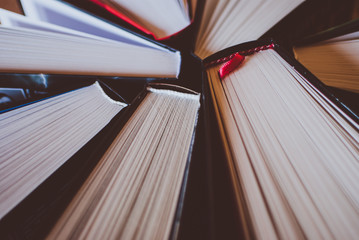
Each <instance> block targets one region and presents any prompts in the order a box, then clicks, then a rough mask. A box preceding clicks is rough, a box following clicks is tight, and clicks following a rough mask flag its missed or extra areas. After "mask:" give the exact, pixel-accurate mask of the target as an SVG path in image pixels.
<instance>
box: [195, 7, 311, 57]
mask: <svg viewBox="0 0 359 240" xmlns="http://www.w3.org/2000/svg"><path fill="white" fill-rule="evenodd" d="M303 1H304V0H291V1H288V0H224V1H222V0H221V1H219V0H208V1H206V3H205V7H204V11H203V17H202V19H201V25H200V28H199V33H198V36H197V40H196V45H195V54H196V55H197V56H199V57H200V58H202V59H204V58H206V57H208V56H209V55H211V54H213V53H216V52H218V51H220V50H222V49H225V48H227V47H231V46H233V45H237V44H240V43H243V42H247V41H252V40H257V39H258V38H259V37H260V36H262V35H263V34H264V33H265V32H266V31H268V30H269V29H270V28H271V27H273V26H274V25H275V24H276V23H277V22H278V21H279V20H281V19H282V18H283V17H284V16H286V15H287V14H288V13H290V12H291V11H292V10H293V9H294V8H296V7H297V6H298V5H299V4H300V3H302V2H303Z"/></svg>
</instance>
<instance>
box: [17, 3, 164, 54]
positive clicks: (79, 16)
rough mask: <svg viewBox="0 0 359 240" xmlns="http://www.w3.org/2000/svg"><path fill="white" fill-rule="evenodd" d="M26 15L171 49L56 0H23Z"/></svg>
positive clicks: (92, 32) (93, 32)
mask: <svg viewBox="0 0 359 240" xmlns="http://www.w3.org/2000/svg"><path fill="white" fill-rule="evenodd" d="M21 4H22V7H23V9H24V12H25V15H26V16H28V17H30V18H33V19H37V20H39V21H44V22H48V23H52V24H56V25H59V26H62V27H66V28H70V29H73V30H77V31H81V32H85V33H89V34H93V35H96V36H100V37H104V38H108V39H112V40H116V41H120V42H126V43H129V44H133V45H140V46H147V47H152V48H157V49H162V50H164V51H169V50H167V49H165V48H162V47H160V46H159V45H157V44H154V43H152V42H150V41H147V40H145V39H143V38H141V37H137V36H136V35H134V34H131V33H129V32H127V31H125V30H123V29H121V28H118V27H116V26H114V25H112V24H110V23H107V22H105V21H103V20H100V19H99V18H96V17H94V16H91V15H89V14H87V13H85V12H83V11H81V10H79V9H77V8H75V7H71V6H70V5H68V4H64V3H61V2H59V1H55V0H21Z"/></svg>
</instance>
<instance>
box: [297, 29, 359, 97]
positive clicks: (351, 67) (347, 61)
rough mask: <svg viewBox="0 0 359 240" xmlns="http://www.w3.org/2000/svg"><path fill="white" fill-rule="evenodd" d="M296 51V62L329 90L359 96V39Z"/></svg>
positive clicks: (304, 47) (336, 40)
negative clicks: (348, 92)
mask: <svg viewBox="0 0 359 240" xmlns="http://www.w3.org/2000/svg"><path fill="white" fill-rule="evenodd" d="M358 33H359V32H357V33H356V34H352V35H348V36H347V37H348V38H347V39H346V38H345V37H344V36H343V38H342V39H341V38H337V39H333V40H328V41H325V42H320V43H317V44H313V45H308V46H302V47H295V48H294V51H295V55H296V58H297V60H298V61H299V62H300V63H302V64H303V65H304V66H305V67H306V68H308V70H309V71H310V72H312V73H313V74H314V75H315V76H316V77H318V78H319V79H320V80H321V81H322V82H323V83H325V84H327V85H328V86H332V87H337V88H341V89H344V90H347V91H353V92H356V93H359V67H358V66H359V36H358Z"/></svg>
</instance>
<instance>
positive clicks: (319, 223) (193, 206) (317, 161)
mask: <svg viewBox="0 0 359 240" xmlns="http://www.w3.org/2000/svg"><path fill="white" fill-rule="evenodd" d="M29 2H31V1H29ZM33 2H37V1H33ZM38 2H39V3H40V2H41V1H38ZM43 2H44V1H42V2H41V4H43ZM301 2H302V1H291V2H288V1H286V2H285V1H283V2H282V1H274V2H271V1H268V2H265V3H263V4H262V2H253V1H251V2H246V1H241V2H238V1H237V2H235V1H226V2H220V1H205V2H204V1H198V2H197V8H196V15H195V16H196V18H195V20H194V22H193V23H192V24H191V25H190V26H189V28H190V29H189V30H192V31H189V32H187V33H186V34H188V35H185V36H183V35H182V36H180V34H179V35H175V36H172V38H171V39H169V43H170V44H174V45H176V44H178V45H177V46H178V49H181V56H182V57H181V72H180V74H179V77H178V79H177V80H174V81H176V84H177V83H178V84H181V85H187V84H188V86H189V87H190V88H191V89H196V90H197V91H198V92H201V93H202V97H201V107H200V112H201V111H202V112H201V113H202V114H203V115H201V114H200V116H199V119H198V123H199V126H197V128H196V130H198V131H199V133H200V134H199V138H197V136H198V135H197V133H198V132H196V138H197V139H196V141H195V144H198V145H197V146H198V147H199V152H197V153H196V152H195V151H193V150H192V149H191V148H190V149H189V150H188V154H193V155H194V157H193V158H192V159H191V167H189V168H187V170H185V172H186V171H188V178H186V173H184V177H183V176H179V178H178V179H177V180H174V182H176V184H178V182H181V183H185V182H187V181H188V186H186V188H185V189H182V190H181V193H180V197H179V198H178V195H177V197H174V199H176V201H177V202H176V201H175V202H176V203H175V204H174V205H171V209H174V208H177V213H173V212H172V214H171V216H170V217H169V218H166V219H167V220H166V221H165V222H167V223H168V224H163V229H157V228H156V227H157V226H159V225H161V226H162V224H159V225H158V224H155V223H154V222H156V221H153V218H155V216H158V215H157V214H162V212H163V211H162V208H157V207H154V209H152V208H147V210H148V211H152V210H153V212H151V214H149V212H148V215H147V213H143V212H141V213H139V212H132V211H131V212H126V213H128V214H129V215H128V216H129V218H126V217H125V218H122V216H123V215H121V214H122V213H125V212H124V211H126V210H128V209H129V208H118V209H117V208H116V206H119V205H120V204H128V205H130V206H132V205H131V204H134V205H136V206H138V205H139V206H142V207H144V208H146V206H144V205H142V204H143V203H142V202H141V199H142V198H136V197H134V198H133V199H132V198H131V199H129V201H128V202H125V201H124V200H123V202H121V201H122V200H121V199H116V197H117V196H115V195H116V194H115V192H112V191H111V190H108V191H107V192H106V194H105V195H102V194H101V192H97V191H96V190H94V188H96V185H92V184H91V183H90V182H97V181H98V182H99V183H100V186H101V187H99V189H102V190H104V189H106V190H107V189H109V188H110V186H109V185H108V184H106V183H105V181H107V180H104V178H103V177H104V176H105V175H104V174H103V173H102V172H101V169H102V168H101V166H102V165H101V164H102V162H100V163H99V165H97V162H96V164H93V165H92V166H93V167H92V168H90V170H88V171H87V174H84V173H82V172H81V174H80V173H78V174H73V175H74V176H72V178H71V179H72V180H69V179H66V183H68V184H69V182H70V181H72V184H74V185H76V184H75V183H74V182H78V183H77V185H76V186H77V187H74V188H73V189H72V190H71V191H70V192H71V194H68V195H69V196H67V197H64V198H62V195H61V194H57V193H55V194H54V190H53V191H50V190H49V189H50V188H52V187H51V186H54V185H55V186H57V185H56V183H57V184H59V183H58V182H61V181H63V179H65V177H64V176H66V173H67V172H68V171H70V170H68V169H67V170H63V173H62V175H60V174H59V175H60V176H58V175H57V174H54V175H52V176H51V177H50V178H51V179H52V180H49V182H47V183H48V184H47V185H46V184H45V185H46V187H45V185H41V186H39V187H38V188H37V189H36V190H35V192H36V193H34V194H33V195H32V196H34V197H33V198H31V197H29V201H27V199H26V200H24V201H23V202H22V203H20V205H19V206H18V207H17V208H15V209H14V210H13V212H12V213H10V214H8V215H7V216H5V218H4V220H3V221H2V222H0V229H1V228H3V229H5V228H6V229H10V230H9V231H5V234H4V235H6V236H10V237H13V236H21V237H19V238H23V236H25V235H27V234H28V235H29V236H36V237H37V238H44V237H45V236H50V238H52V237H54V238H55V237H59V238H60V237H63V236H74V237H80V236H92V237H101V236H102V237H103V236H106V237H109V238H111V237H113V238H116V237H119V236H121V237H123V238H125V237H128V238H136V237H137V238H149V237H150V236H155V238H179V239H218V238H225V239H232V238H235V239H238V238H243V239H254V238H273V239H280V238H303V239H304V238H314V239H316V238H340V239H341V238H345V239H355V237H356V236H357V228H356V226H357V225H358V215H357V203H358V196H357V194H356V192H357V187H356V184H355V183H356V181H357V175H358V174H357V172H358V171H357V167H358V166H357V160H358V156H359V153H358V145H359V144H358V117H357V115H356V114H355V113H354V112H352V111H351V109H350V108H348V106H347V105H346V104H345V103H343V102H342V101H341V99H340V98H337V97H336V95H335V94H332V92H331V91H330V89H328V88H327V87H326V86H325V85H323V84H322V83H321V82H320V81H319V80H318V79H317V78H316V77H315V76H314V75H312V74H311V73H310V72H309V71H308V70H307V69H306V68H304V67H303V66H302V65H301V64H300V63H299V62H297V61H296V60H295V59H293V58H291V57H290V56H289V55H288V54H286V53H285V51H283V49H281V47H279V46H278V45H277V44H276V43H275V42H273V41H254V42H247V41H249V40H255V39H257V38H259V37H260V36H262V35H263V34H264V33H265V32H267V31H268V29H270V28H271V27H272V26H273V25H274V24H275V23H276V22H278V21H279V20H280V19H281V18H282V17H284V16H285V15H286V14H288V13H289V12H290V11H291V10H292V9H294V8H295V7H296V6H298V5H299V4H300V3H301ZM56 4H62V1H56V3H55V2H54V5H52V4H49V6H48V8H47V10H46V11H47V12H48V13H50V12H51V11H52V10H53V9H52V7H53V6H60V5H56ZM24 5H25V4H24ZM45 5H46V3H44V6H45ZM46 6H47V5H46ZM51 6H52V7H51ZM64 6H66V7H70V6H71V5H64ZM70 8H71V7H70ZM59 9H60V7H59ZM73 10H76V11H77V10H78V9H77V8H74V7H73ZM54 11H56V10H54ZM69 11H72V10H69ZM58 12H59V11H58ZM60 12H67V11H60ZM201 12H202V13H201ZM82 13H84V12H82ZM26 14H27V15H28V17H31V13H30V12H27V13H26ZM34 16H36V14H34ZM73 16H75V18H76V16H80V15H77V14H71V16H66V13H65V14H62V15H61V17H60V18H59V19H60V20H59V19H57V20H56V21H57V23H55V22H52V24H57V25H61V24H62V23H64V22H67V21H66V20H69V22H70V23H69V24H68V25H67V26H63V25H61V26H62V27H67V28H72V26H74V27H75V24H74V23H75V22H76V21H75V20H74V17H73ZM79 18H80V19H81V18H82V17H79ZM37 20H39V21H45V22H48V21H50V20H49V19H46V18H45V17H42V16H40V17H39V19H37ZM186 29H188V28H186ZM77 30H78V31H84V32H85V33H87V34H89V32H86V31H85V29H84V30H81V29H77ZM91 34H94V33H91ZM136 36H137V35H136ZM176 37H178V39H176ZM171 40H173V42H171ZM192 40H193V42H192ZM146 41H149V42H151V41H150V40H148V39H146ZM244 42H246V43H244ZM151 43H152V42H151ZM237 44H239V45H237ZM171 46H172V45H171ZM175 49H176V47H175ZM144 76H146V74H144ZM112 77H113V79H111V80H113V81H110V82H107V81H106V83H110V84H109V85H110V86H111V87H113V86H115V87H116V88H117V86H116V80H118V79H116V76H112ZM160 81H163V82H165V81H167V80H166V79H160ZM171 81H173V79H171ZM129 82H131V81H129ZM129 82H128V83H127V84H126V85H125V87H126V91H127V90H128V91H130V90H131V88H132V87H131V84H129ZM132 82H133V81H132ZM165 88H166V87H165ZM175 90H176V91H179V89H178V88H177V87H176V88H175ZM155 91H157V90H155ZM147 92H148V91H147V90H146V91H145V93H146V94H144V95H147ZM187 93H188V92H187ZM142 94H143V93H142ZM142 96H143V95H142ZM191 96H193V95H191ZM194 96H196V97H195V98H197V97H198V96H197V95H196V94H194ZM140 99H142V98H141V97H140ZM196 101H197V100H196ZM134 105H135V106H136V104H132V106H134ZM130 108H131V107H130ZM132 109H137V107H133V108H132ZM161 109H163V107H161V108H160V110H161ZM151 111H152V110H151ZM151 111H149V112H148V114H149V115H151V116H156V117H157V115H158V117H160V115H159V113H158V112H155V114H154V113H153V112H152V113H151ZM161 114H169V113H168V112H167V111H164V112H161ZM126 115H127V114H126ZM129 115H130V116H134V115H131V114H129ZM181 116H182V115H181ZM125 123H128V124H132V121H131V119H129V120H128V119H126V120H125V121H124V123H123V124H125ZM158 124H159V126H160V127H161V128H167V127H169V126H168V124H165V123H164V122H162V123H158ZM109 129H110V130H109V132H111V134H112V135H111V136H113V137H110V138H109V137H104V138H100V139H96V141H94V142H95V145H96V143H98V142H101V141H103V140H104V139H109V140H107V141H106V142H108V145H107V146H106V147H104V149H102V150H103V152H101V154H94V155H96V157H95V159H97V160H98V159H102V157H103V156H106V155H107V154H109V153H106V154H105V152H106V151H107V149H112V147H110V148H109V146H110V145H111V144H112V143H114V141H113V139H115V138H116V136H117V134H118V133H119V132H120V133H119V134H120V135H121V134H123V132H125V131H127V130H128V131H129V129H127V127H124V128H121V129H122V130H121V131H119V129H117V131H114V130H113V129H111V128H109ZM150 130H151V129H150ZM150 130H149V131H150ZM201 131H202V132H201ZM140 132H142V131H140ZM140 132H139V133H140ZM150 132H151V131H150ZM175 136H176V137H177V135H175ZM191 136H192V137H193V135H191ZM147 141H148V142H147ZM144 142H145V144H139V143H136V141H135V142H133V141H132V142H128V144H133V147H134V148H136V149H141V148H142V147H145V146H151V143H152V141H151V140H146V141H145V140H144ZM91 146H93V145H91ZM176 147H178V146H177V145H176ZM162 149H164V148H162V147H161V148H160V147H159V148H156V149H155V150H154V154H161V153H162ZM173 149H176V148H172V147H170V148H169V151H170V152H171V150H173ZM164 151H165V150H164ZM91 153H92V151H91V148H90V149H89V148H82V149H81V150H80V151H79V154H80V155H82V154H85V155H86V154H90V155H91ZM104 154H105V155H104ZM128 154H129V155H134V154H135V151H134V152H132V151H129V153H128ZM85 159H86V157H85ZM111 159H112V158H110V161H111ZM134 159H138V158H137V157H136V156H134ZM338 159H340V161H338ZM103 160H104V158H103ZM112 160H113V159H112ZM162 160H163V159H162ZM68 162H69V164H71V163H73V162H74V161H73V160H70V161H68ZM79 162H80V164H81V163H82V161H79ZM128 167H130V165H128ZM141 167H145V166H142V165H139V168H141ZM69 168H70V167H69ZM93 169H95V170H93ZM115 170H116V171H119V172H121V171H123V170H122V168H115V169H113V171H115ZM153 170H154V171H155V170H159V169H157V168H154V169H153ZM151 171H152V170H151ZM70 172H71V171H70ZM91 173H92V175H91ZM89 176H90V177H89ZM108 177H109V178H110V179H108V181H111V180H112V179H113V178H112V174H109V175H108ZM78 178H80V179H81V181H77V180H73V179H78ZM53 179H56V180H53ZM134 179H135V181H136V179H137V178H134ZM140 179H142V178H141V176H139V179H137V180H140ZM155 179H157V178H155ZM113 180H114V179H113ZM114 181H115V180H114ZM102 183H104V184H103V185H102ZM117 184H120V183H119V182H117V183H116V186H117ZM66 185H67V184H66ZM124 185H126V184H124ZM111 186H112V185H111ZM176 186H177V185H176ZM182 186H183V185H182ZM102 187H103V188H102ZM164 187H168V185H166V184H164ZM177 187H178V186H177ZM146 188H147V187H146ZM146 188H144V189H142V188H141V190H146ZM149 188H151V187H149ZM92 190H94V192H93V193H94V194H93V195H92V194H91V193H90V191H92ZM128 191H129V194H131V196H134V195H132V193H134V192H133V191H136V187H135V188H128ZM145 192H146V191H145ZM145 192H141V193H139V194H140V195H139V196H144V195H146V196H148V195H147V193H145ZM51 193H52V195H54V196H53V197H52V198H50V199H49V200H48V203H47V204H44V206H46V207H39V206H38V205H37V207H36V208H34V207H31V206H33V204H34V203H33V202H36V200H33V199H37V200H38V199H39V198H38V196H41V195H45V196H48V195H51ZM142 194H144V195H142ZM177 194H178V193H177ZM36 196H37V197H36ZM100 196H101V200H100V199H98V198H97V197H100ZM152 196H153V197H156V200H153V203H154V204H160V202H161V201H162V200H159V199H158V200H157V197H159V196H158V194H153V195H152ZM112 197H113V198H112ZM30 198H31V199H32V200H31V201H30ZM92 200H93V201H94V202H95V204H96V208H91V211H89V212H87V213H85V212H84V211H82V210H81V208H82V207H84V208H87V207H88V206H90V202H91V201H92ZM112 200H114V202H116V203H114V202H111V201H112ZM117 200H119V201H120V203H118V202H117ZM98 201H101V202H102V201H103V203H105V207H104V208H102V207H101V206H100V205H98V204H99V203H100V202H98ZM29 202H31V203H29ZM82 203H83V204H82ZM112 203H113V204H112ZM172 203H174V202H172ZM111 204H112V205H111ZM35 205H36V204H35ZM49 206H55V207H49ZM59 206H61V207H59ZM106 206H112V207H113V209H115V208H116V209H115V210H117V211H118V213H119V214H120V215H117V213H116V211H110V213H109V212H107V211H106V209H107V210H109V209H111V208H110V207H108V208H107V207H106ZM156 206H157V205H156ZM166 206H167V205H166ZM168 206H169V205H168ZM35 209H36V210H35ZM39 209H40V210H42V209H45V210H42V211H40V210H39ZM26 211H30V212H31V214H29V213H26ZM24 212H25V213H24ZM38 212H41V213H38ZM44 212H45V213H44ZM54 212H56V214H52V213H54ZM126 213H125V214H126ZM163 213H164V212H163ZM178 213H180V214H178ZM22 214H24V215H26V216H25V217H24V216H22ZM87 214H88V215H87ZM93 214H95V215H96V216H101V217H100V218H97V217H96V216H95V215H93ZM97 214H98V215H97ZM141 214H144V215H141ZM39 215H46V217H44V218H42V217H41V216H39ZM49 215H53V217H50V216H49ZM61 216H62V217H61ZM87 216H90V217H87ZM141 216H145V217H146V218H143V221H142V218H141ZM67 217H69V219H71V221H74V222H75V223H76V224H74V225H72V224H71V222H67V221H66V218H67ZM107 217H109V218H107ZM147 217H148V218H147ZM110 218H112V219H119V220H120V221H121V222H126V223H125V224H121V226H117V225H116V222H117V221H111V220H110ZM34 219H36V220H37V221H36V222H35V221H34ZM44 219H46V220H44ZM48 219H51V221H49V220H48ZM130 219H131V221H127V220H130ZM157 219H158V218H157ZM168 219H170V220H168ZM132 220H134V221H133V222H132ZM101 221H102V222H106V225H102V224H101ZM19 222H21V224H16V223H19ZM42 224H44V225H46V229H47V230H49V231H51V233H50V234H51V235H47V234H48V233H49V232H46V231H47V230H45V233H41V234H37V232H36V231H38V232H42V231H41V230H39V229H40V228H43V229H44V228H45V227H41V226H42ZM91 224H94V226H96V228H94V229H91V228H90V227H88V226H91ZM146 225H147V226H151V227H150V228H146V227H145V226H146ZM114 226H116V227H114ZM97 227H98V228H97ZM136 227H138V228H137V229H136ZM159 227H160V226H159ZM25 229H26V231H25ZM30 229H37V230H30ZM169 229H170V230H169ZM136 230H137V231H136ZM118 231H120V232H118ZM9 232H10V233H9ZM152 233H153V234H154V235H152ZM62 234H64V235H62ZM67 234H70V235H67ZM87 234H89V235H87ZM96 234H98V235H96ZM156 234H159V235H156ZM100 235H101V236H100Z"/></svg>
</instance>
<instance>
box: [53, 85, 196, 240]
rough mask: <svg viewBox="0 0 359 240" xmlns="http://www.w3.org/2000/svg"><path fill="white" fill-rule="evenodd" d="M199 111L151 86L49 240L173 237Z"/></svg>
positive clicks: (182, 96)
mask: <svg viewBox="0 0 359 240" xmlns="http://www.w3.org/2000/svg"><path fill="white" fill-rule="evenodd" d="M198 108H199V95H194V94H186V93H179V92H174V91H170V90H159V89H154V88H150V89H149V92H148V94H147V95H146V97H145V99H144V100H143V101H142V102H141V104H140V105H139V106H138V107H137V109H136V111H135V112H134V113H133V115H132V116H131V118H130V119H129V121H128V122H127V124H126V125H125V126H124V128H123V130H122V131H121V132H120V133H119V134H118V136H117V137H116V139H115V140H114V141H113V143H112V145H111V146H110V147H109V149H108V150H107V152H106V153H105V154H104V156H103V157H102V159H101V160H100V162H99V164H98V165H97V166H96V168H95V169H94V171H93V172H92V173H91V175H90V176H89V178H88V179H87V181H86V182H85V183H84V185H83V186H82V188H81V189H80V191H79V192H78V193H77V195H76V196H75V198H74V199H73V201H72V202H71V203H70V205H69V207H68V208H67V209H66V210H65V212H64V214H63V216H62V217H61V218H60V220H59V221H58V222H57V224H56V225H55V227H54V229H53V230H52V231H51V233H50V235H49V236H48V239H168V237H169V234H170V231H171V228H172V225H173V220H174V215H175V212H176V208H177V204H178V198H179V194H180V189H181V185H182V181H183V176H184V171H185V166H186V162H187V158H188V156H189V151H190V145H191V141H192V138H193V133H194V128H195V123H196V119H197V112H198Z"/></svg>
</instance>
